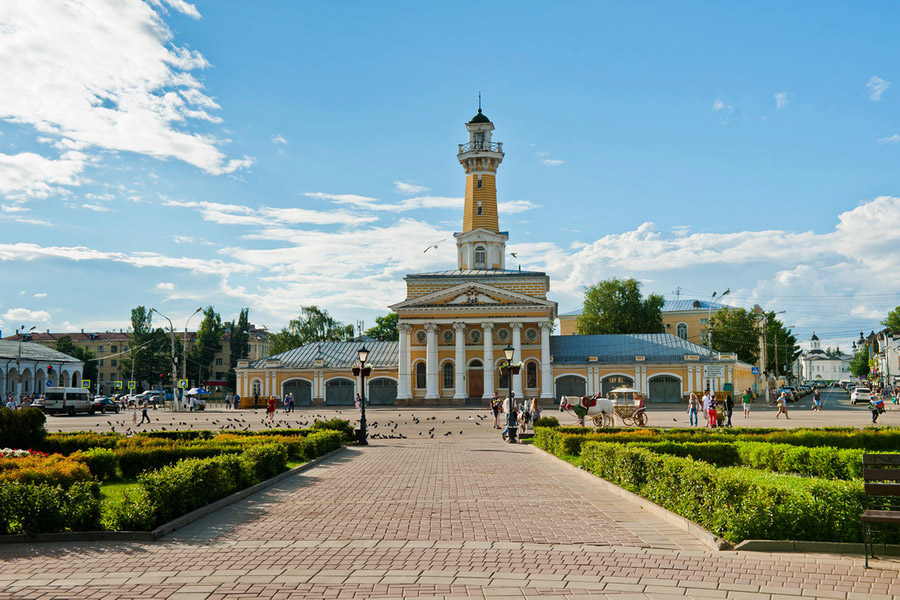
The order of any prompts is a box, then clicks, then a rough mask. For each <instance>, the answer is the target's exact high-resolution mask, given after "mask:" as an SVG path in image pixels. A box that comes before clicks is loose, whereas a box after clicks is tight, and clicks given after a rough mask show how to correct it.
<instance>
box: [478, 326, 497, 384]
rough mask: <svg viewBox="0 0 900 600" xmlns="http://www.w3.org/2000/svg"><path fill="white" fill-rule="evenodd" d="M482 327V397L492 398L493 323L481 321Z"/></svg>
mask: <svg viewBox="0 0 900 600" xmlns="http://www.w3.org/2000/svg"><path fill="white" fill-rule="evenodd" d="M481 328H482V329H484V340H483V343H484V394H482V396H481V397H482V398H493V397H494V392H495V391H496V386H495V385H494V324H493V323H482V324H481Z"/></svg>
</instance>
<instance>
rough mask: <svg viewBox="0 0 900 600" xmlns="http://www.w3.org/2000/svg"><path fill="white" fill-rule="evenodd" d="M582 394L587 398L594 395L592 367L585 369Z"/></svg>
mask: <svg viewBox="0 0 900 600" xmlns="http://www.w3.org/2000/svg"><path fill="white" fill-rule="evenodd" d="M541 373H542V374H543V368H542V369H541ZM584 392H585V393H586V394H587V395H588V396H592V395H593V394H594V367H588V368H587V385H586V386H585V388H584Z"/></svg>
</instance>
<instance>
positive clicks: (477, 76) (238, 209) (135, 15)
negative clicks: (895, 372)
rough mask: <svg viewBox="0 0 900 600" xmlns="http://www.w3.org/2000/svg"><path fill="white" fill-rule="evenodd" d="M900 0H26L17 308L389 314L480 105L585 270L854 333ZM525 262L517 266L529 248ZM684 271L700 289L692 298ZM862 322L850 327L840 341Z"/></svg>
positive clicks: (591, 277) (2, 46)
mask: <svg viewBox="0 0 900 600" xmlns="http://www.w3.org/2000/svg"><path fill="white" fill-rule="evenodd" d="M898 17H900V15H898V8H897V5H896V3H890V2H881V3H879V2H871V3H865V4H864V5H858V6H853V5H846V4H839V3H818V4H816V7H815V10H812V9H811V8H810V7H809V6H808V5H807V6H804V5H801V4H796V5H793V6H785V5H784V3H763V2H756V3H747V4H746V5H745V6H739V5H737V4H735V3H727V4H726V3H719V4H714V5H711V4H710V3H679V4H677V5H676V4H673V3H650V2H647V3H628V4H627V5H626V4H623V3H598V2H583V3H579V2H567V3H520V2H505V3H503V2H497V3H467V2H453V3H450V2H446V3H417V4H410V3H388V2H302V3H301V2H288V1H281V2H274V1H270V2H258V3H246V2H231V1H226V0H217V1H215V2H195V3H188V2H186V1H185V0H147V1H146V2H143V1H141V0H91V1H86V2H84V3H81V4H79V5H68V4H67V3H63V2H50V1H41V2H35V1H33V0H10V1H8V2H4V3H3V5H2V6H0V60H2V61H3V64H4V65H9V72H8V73H7V76H6V79H7V81H8V82H10V85H4V86H3V87H2V89H0V134H2V135H0V232H2V235H0V265H2V273H3V276H4V277H3V279H4V283H5V285H4V286H2V288H0V323H2V330H3V333H4V335H7V334H9V333H12V330H13V329H15V328H16V327H17V326H20V325H27V326H29V327H30V326H31V325H36V326H37V327H38V328H40V329H46V328H50V329H53V330H66V329H70V330H77V329H81V328H82V327H84V328H86V329H107V328H118V327H124V326H127V322H128V316H129V310H130V308H132V307H133V306H135V305H138V304H145V305H150V306H155V307H156V308H158V309H159V310H161V311H162V312H164V313H166V314H168V315H169V316H170V317H172V318H173V320H175V321H176V323H177V324H178V323H180V324H183V322H184V318H185V317H186V316H187V315H189V314H190V313H191V312H193V309H194V308H196V307H197V306H199V305H201V304H202V305H207V304H212V305H213V306H215V307H216V308H217V309H218V310H219V311H220V312H221V313H222V315H223V317H224V318H233V316H234V315H235V314H236V313H237V311H238V310H239V308H240V307H242V306H249V307H250V308H251V317H252V320H253V321H254V322H256V323H258V324H263V325H266V326H268V327H269V328H270V329H274V328H278V327H280V326H281V325H283V324H284V323H285V322H286V321H287V320H288V319H290V318H291V317H293V316H295V315H296V314H297V313H298V312H299V307H300V306H301V305H304V304H318V305H320V306H322V307H323V308H326V309H328V310H329V311H330V312H331V313H332V314H334V315H335V316H337V317H338V318H340V319H342V320H345V321H347V322H355V321H356V320H358V319H363V320H365V321H366V322H367V323H368V324H372V323H373V321H374V317H375V316H376V315H378V314H383V313H384V312H386V306H387V305H388V304H390V303H393V302H396V301H398V300H400V299H402V297H403V292H404V290H403V283H402V276H403V274H405V273H408V272H417V271H422V270H440V269H446V268H451V267H452V266H453V265H454V253H453V248H452V246H451V245H450V244H449V243H448V242H444V243H442V244H440V245H439V248H438V250H437V251H433V252H429V253H427V254H423V253H422V250H423V249H424V248H425V247H426V246H428V245H429V244H432V243H435V242H437V241H438V240H441V239H444V238H448V237H450V233H452V232H453V231H455V230H457V229H458V228H459V227H460V224H461V207H460V197H461V195H462V190H463V173H462V169H461V168H460V166H459V165H458V163H457V161H456V157H455V152H456V144H457V143H460V142H463V141H465V138H466V131H465V129H464V126H463V123H464V122H465V121H466V120H468V119H469V118H470V117H471V116H472V115H473V114H474V112H475V110H476V102H477V94H478V92H479V91H481V92H482V94H483V97H484V111H485V113H486V114H487V115H488V116H489V117H491V119H492V120H493V121H494V123H495V125H496V130H495V138H496V139H499V140H501V141H503V142H504V149H505V151H506V159H505V161H504V163H503V165H502V166H501V168H500V172H499V181H498V185H499V197H500V202H501V226H502V227H503V228H504V229H508V230H509V232H510V249H511V250H512V251H516V252H517V253H518V254H519V257H520V261H521V265H522V268H527V269H543V270H546V271H547V272H548V273H549V274H550V275H551V277H552V288H553V298H554V299H555V300H557V301H558V302H559V303H560V310H561V311H567V310H571V309H574V308H577V307H578V305H579V304H580V300H579V299H580V294H581V291H582V289H583V287H584V286H585V285H587V284H590V283H592V282H594V281H597V280H600V279H604V278H606V277H611V276H620V277H636V278H638V279H640V280H642V281H643V282H644V286H645V291H647V292H658V293H662V294H666V295H667V296H668V297H672V294H673V292H674V290H676V288H679V287H680V288H681V289H682V290H683V291H684V292H683V294H684V296H688V297H708V296H709V295H710V294H711V293H712V292H713V291H718V292H719V293H721V291H722V290H723V289H725V288H726V287H727V288H730V289H731V290H732V292H731V294H730V297H729V298H730V300H729V298H726V300H729V301H730V302H732V303H734V304H736V305H739V306H747V307H749V306H752V305H753V304H755V303H759V304H761V305H763V306H764V307H766V308H769V309H772V310H786V311H787V312H786V313H785V315H784V319H785V323H786V324H787V325H793V326H795V329H796V331H797V333H798V335H799V336H800V337H801V338H805V337H808V336H809V334H810V333H811V332H812V331H813V330H816V331H817V332H818V333H819V336H820V337H822V338H823V340H826V343H827V342H828V341H834V342H835V343H837V342H838V341H840V340H847V339H849V338H852V337H855V335H853V332H858V331H860V330H865V331H866V332H867V333H868V331H869V330H871V329H874V328H876V327H877V324H878V321H879V320H880V319H881V318H883V316H884V315H885V314H886V312H887V311H888V310H889V309H891V308H893V307H894V306H896V305H897V304H900V285H898V283H897V278H896V274H897V273H898V272H900V259H898V256H900V253H897V251H896V248H897V245H898V242H900V233H898V231H900V199H898V196H900V189H898V185H900V184H898V178H897V172H898V170H897V166H896V165H897V163H898V160H900V122H898V118H897V116H898V110H897V109H898V106H900V83H898V84H894V82H896V81H900V72H898V67H897V65H898V64H900V60H898V59H900V56H898V54H900V47H898V45H897V44H896V42H895V39H894V38H895V31H896V29H897V26H898V25H900V18H898ZM513 266H514V265H513ZM684 296H683V297H684ZM843 343H845V344H846V343H847V342H846V341H844V342H843Z"/></svg>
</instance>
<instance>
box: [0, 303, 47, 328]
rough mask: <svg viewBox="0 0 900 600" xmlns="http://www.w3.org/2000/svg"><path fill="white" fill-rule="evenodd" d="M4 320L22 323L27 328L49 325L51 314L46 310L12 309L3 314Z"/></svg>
mask: <svg viewBox="0 0 900 600" xmlns="http://www.w3.org/2000/svg"><path fill="white" fill-rule="evenodd" d="M3 318H4V319H6V320H7V321H9V322H12V323H20V324H23V325H25V326H26V329H27V328H28V326H29V325H33V324H34V323H48V322H49V321H50V313H48V312H47V311H46V310H29V309H27V308H11V309H9V310H8V311H6V312H5V313H3Z"/></svg>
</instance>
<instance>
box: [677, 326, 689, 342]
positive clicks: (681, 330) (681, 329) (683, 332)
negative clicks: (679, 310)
mask: <svg viewBox="0 0 900 600" xmlns="http://www.w3.org/2000/svg"><path fill="white" fill-rule="evenodd" d="M675 335H677V336H678V337H680V338H681V339H683V340H686V339H687V324H686V323H679V324H678V327H676V328H675Z"/></svg>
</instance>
